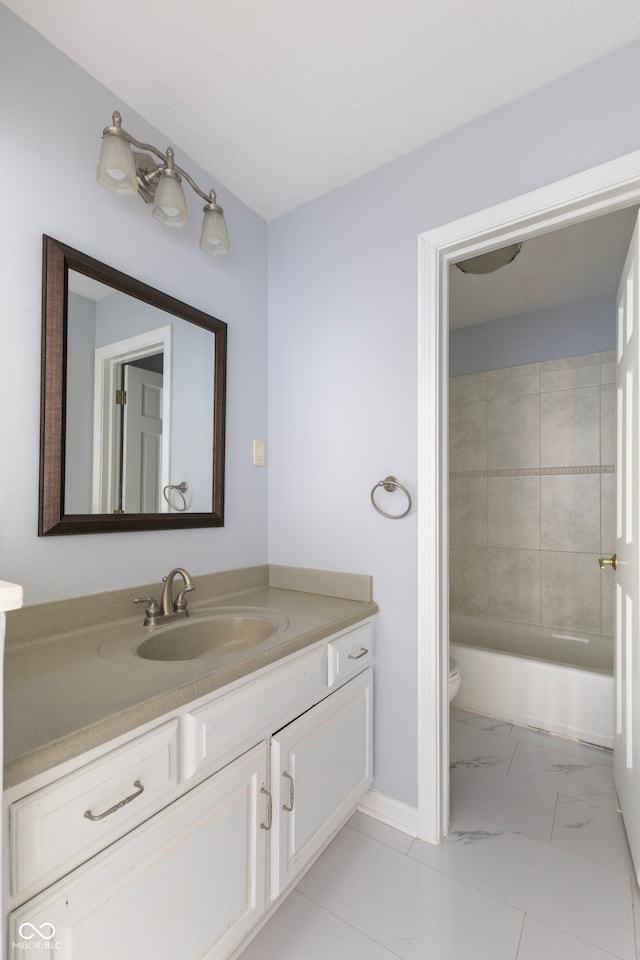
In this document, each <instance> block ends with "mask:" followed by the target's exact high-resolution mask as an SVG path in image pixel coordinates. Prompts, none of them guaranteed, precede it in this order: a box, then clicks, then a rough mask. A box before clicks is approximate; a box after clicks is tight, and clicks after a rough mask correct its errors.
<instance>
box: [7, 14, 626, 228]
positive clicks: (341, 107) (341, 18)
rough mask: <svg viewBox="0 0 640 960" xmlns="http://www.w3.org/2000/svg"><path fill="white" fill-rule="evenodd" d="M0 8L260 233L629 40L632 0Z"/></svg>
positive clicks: (101, 123)
mask: <svg viewBox="0 0 640 960" xmlns="http://www.w3.org/2000/svg"><path fill="white" fill-rule="evenodd" d="M5 2H6V6H8V7H9V8H10V9H12V10H14V11H15V13H17V14H18V16H20V17H22V19H24V20H26V21H27V22H29V23H31V24H32V25H33V26H34V27H35V29H36V30H38V31H39V32H40V33H41V34H43V35H44V36H45V37H46V38H47V39H48V40H49V41H50V42H51V43H53V44H54V45H55V46H56V47H59V48H60V49H61V50H63V51H64V52H65V53H66V54H68V56H69V57H71V59H72V60H74V61H75V62H76V63H78V64H79V65H80V66H81V67H84V69H85V70H87V71H88V72H89V73H90V74H92V75H93V76H94V77H96V78H97V79H98V80H99V81H101V82H102V83H104V84H105V85H106V86H107V87H108V88H110V89H111V90H112V91H113V92H114V94H115V97H114V99H115V100H116V101H118V98H119V101H120V102H114V108H116V107H118V106H123V105H126V104H129V105H130V106H131V107H132V108H134V109H135V110H136V111H138V112H139V113H140V114H142V115H143V116H144V117H145V118H146V119H147V120H148V121H149V122H150V123H152V124H153V125H154V126H156V127H157V128H159V129H160V130H162V131H163V133H164V134H165V135H166V137H167V142H171V143H172V144H173V145H174V146H175V147H176V152H177V154H178V162H180V161H179V155H180V153H181V152H185V153H187V154H189V155H190V156H191V157H193V159H194V160H196V161H197V162H198V163H199V164H200V165H201V166H202V167H204V168H205V169H206V170H207V171H209V172H210V173H211V174H212V175H213V176H214V177H215V178H216V179H218V180H219V181H220V182H221V183H222V184H224V186H225V187H227V188H228V189H230V190H232V191H233V192H234V193H236V194H237V195H238V196H239V197H240V198H241V199H242V200H244V201H245V202H246V203H247V204H248V205H249V206H250V207H252V208H253V209H254V210H256V211H257V212H258V213H260V214H261V215H262V216H264V217H266V218H267V219H272V218H274V217H277V216H279V215H280V214H282V213H285V212H286V211H288V210H291V209H292V208H294V207H296V206H298V205H300V204H302V203H305V202H306V201H308V200H311V199H313V198H314V197H316V196H319V195H321V194H323V193H326V192H328V191H329V190H332V189H333V188H335V187H336V186H339V185H341V184H344V183H347V182H348V181H350V180H352V179H354V178H355V177H358V176H360V175H361V174H363V173H366V172H367V171H369V170H372V169H374V168H375V167H378V166H380V165H382V164H384V163H386V162H388V161H390V160H393V159H395V158H396V157H399V156H401V155H402V154H404V153H407V152H408V151H410V150H413V149H415V148H416V147H419V146H421V145H422V144H424V143H427V142H428V141H430V140H433V139H435V138H436V137H439V136H442V135H443V134H444V133H447V132H448V131H450V130H452V129H454V128H455V127H459V126H461V125H462V124H464V123H467V122H469V121H470V120H472V119H474V118H476V117H478V116H481V115H482V114H484V113H487V112H488V111H490V110H492V109H495V108H496V107H498V106H500V105H502V104H504V103H506V102H508V101H510V100H514V99H516V98H517V97H519V96H521V95H523V94H525V93H527V92H529V91H531V90H534V89H535V88H537V87H540V86H542V85H543V84H545V83H548V82H550V81H552V80H554V79H556V78H558V77H560V76H562V75H563V74H566V73H569V72H570V71H572V70H574V69H576V68H577V67H579V66H581V65H583V64H585V63H587V62H588V61H590V60H594V59H596V58H598V57H600V56H603V55H604V54H606V53H608V52H610V51H611V50H614V49H616V48H617V47H620V46H623V45H624V44H626V43H629V42H631V41H632V40H635V39H638V38H640V4H639V3H638V0H521V2H518V0H440V2H439V3H436V2H435V0H182V2H181V3H180V4H173V3H168V2H166V0H137V2H135V3H132V2H131V0H109V3H97V2H86V0H85V2H84V3H83V2H82V0H49V2H43V0H5ZM124 113H125V116H124V125H125V126H126V107H125V108H124ZM108 121H109V117H96V130H98V129H101V128H102V127H103V126H105V125H106V124H107V123H108ZM132 132H133V133H134V134H135V130H132ZM159 145H160V146H161V144H159ZM220 199H221V202H222V204H223V205H224V197H223V196H222V191H221V197H220Z"/></svg>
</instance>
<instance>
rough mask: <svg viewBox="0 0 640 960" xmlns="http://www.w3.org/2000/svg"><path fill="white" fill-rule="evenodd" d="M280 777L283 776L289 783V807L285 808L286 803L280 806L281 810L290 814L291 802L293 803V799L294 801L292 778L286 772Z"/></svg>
mask: <svg viewBox="0 0 640 960" xmlns="http://www.w3.org/2000/svg"><path fill="white" fill-rule="evenodd" d="M282 776H283V777H286V778H287V780H288V781H289V806H287V804H286V803H283V804H282V809H283V810H286V811H287V813H291V811H292V810H293V801H294V799H295V794H294V789H293V777H292V776H291V774H290V773H287V771H286V770H285V771H284V773H283V774H282Z"/></svg>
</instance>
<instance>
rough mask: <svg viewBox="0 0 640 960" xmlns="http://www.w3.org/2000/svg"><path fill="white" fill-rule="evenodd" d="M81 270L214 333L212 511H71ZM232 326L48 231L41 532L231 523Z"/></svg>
mask: <svg viewBox="0 0 640 960" xmlns="http://www.w3.org/2000/svg"><path fill="white" fill-rule="evenodd" d="M69 270H76V271H77V272H78V273H82V274H85V276H88V277H91V278H93V279H94V280H98V281H100V282H101V283H105V284H107V285H108V286H110V287H113V288H114V289H115V290H118V291H121V292H124V293H127V294H129V296H132V297H135V298H137V299H138V300H142V301H144V302H145V303H148V304H151V305H152V306H154V307H158V308H159V309H160V310H164V311H165V312H166V313H169V314H172V315H174V316H176V317H180V318H182V319H183V320H186V321H188V322H189V323H193V324H196V325H197V326H199V327H203V328H205V329H206V330H210V331H211V333H212V334H213V336H214V397H213V410H212V417H213V451H212V455H213V474H212V476H213V489H212V499H211V503H212V510H211V512H210V513H195V512H194V513H180V514H176V513H135V514H134V513H129V514H65V512H64V491H65V426H66V409H65V408H66V386H67V350H66V347H67V305H68V271H69ZM226 365H227V325H226V323H223V321H222V320H217V319H216V318H215V317H211V316H209V315H208V314H206V313H203V312H202V311H201V310H198V309H196V308H195V307H190V306H188V305H187V304H185V303H182V301H180V300H176V299H175V298H174V297H171V296H169V295H168V294H165V293H161V292H160V291H159V290H156V289H154V288H153V287H150V286H148V285H147V284H145V283H142V282H141V281H140V280H134V279H133V277H129V276H127V274H125V273H120V272H119V271H118V270H114V269H113V268H112V267H108V266H107V265H106V264H104V263H100V262H99V261H98V260H94V259H93V258H92V257H88V256H87V255H86V254H84V253H80V252H79V251H78V250H74V249H73V248H72V247H68V246H67V245H66V244H63V243H60V242H59V241H57V240H54V239H52V238H51V237H48V236H46V235H45V236H43V251H42V385H41V409H40V498H39V513H38V536H40V537H46V536H60V535H65V534H76V533H116V532H118V531H123V532H124V531H134V530H180V529H188V528H192V527H221V526H223V525H224V444H225V402H226Z"/></svg>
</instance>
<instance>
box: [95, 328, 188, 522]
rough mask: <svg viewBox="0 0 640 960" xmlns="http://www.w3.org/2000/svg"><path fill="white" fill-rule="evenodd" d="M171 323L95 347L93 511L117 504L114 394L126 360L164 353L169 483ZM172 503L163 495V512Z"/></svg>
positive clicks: (164, 474) (164, 480)
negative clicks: (119, 374) (115, 502)
mask: <svg viewBox="0 0 640 960" xmlns="http://www.w3.org/2000/svg"><path fill="white" fill-rule="evenodd" d="M172 334H173V329H172V326H171V324H167V325H166V326H162V327H156V328H155V329H154V330H148V331H147V332H146V333H141V334H137V335H135V336H133V337H127V338H126V339H125V340H116V341H114V342H113V343H107V344H105V345H104V346H102V347H96V350H95V359H94V397H93V484H92V511H93V513H112V512H113V507H114V486H113V472H114V471H113V465H114V462H115V458H116V448H117V444H118V434H119V428H118V425H117V421H116V417H115V405H114V403H113V397H114V394H115V390H116V387H117V385H118V382H119V381H118V372H119V370H120V368H121V366H122V365H123V364H125V363H130V362H132V361H134V360H141V359H143V358H144V357H150V356H153V354H155V353H162V354H163V358H164V361H163V367H164V370H163V378H164V385H163V389H162V422H163V431H162V466H161V489H164V487H165V486H166V485H167V484H168V483H169V475H170V470H169V459H170V453H171V384H172V379H173V378H172V353H171V345H172ZM168 510H169V505H168V503H166V501H165V500H164V498H160V510H159V512H161V513H166V512H168Z"/></svg>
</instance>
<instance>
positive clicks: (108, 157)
mask: <svg viewBox="0 0 640 960" xmlns="http://www.w3.org/2000/svg"><path fill="white" fill-rule="evenodd" d="M96 180H97V181H98V183H100V184H102V186H103V187H106V188H107V190H111V192H112V193H116V194H119V196H121V197H131V196H133V195H134V194H135V193H136V192H137V190H138V179H137V176H136V162H135V160H134V159H133V153H132V151H131V147H130V146H129V144H128V143H127V141H126V140H125V139H124V138H123V137H121V136H118V134H115V133H105V135H104V137H103V138H102V146H101V147H100V159H99V160H98V167H97V169H96Z"/></svg>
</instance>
